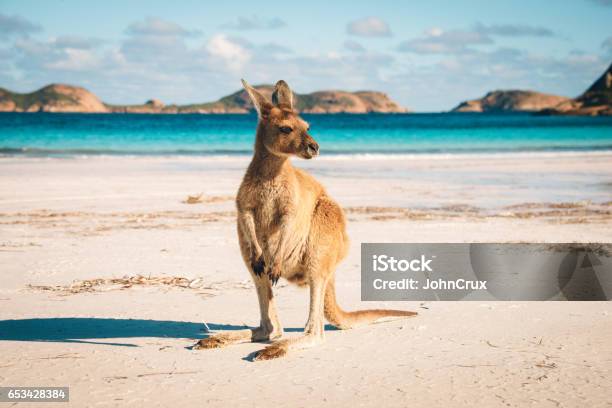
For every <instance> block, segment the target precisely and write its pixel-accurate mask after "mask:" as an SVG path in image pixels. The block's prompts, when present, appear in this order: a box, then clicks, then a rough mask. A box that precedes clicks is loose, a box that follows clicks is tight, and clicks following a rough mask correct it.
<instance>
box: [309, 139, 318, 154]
mask: <svg viewBox="0 0 612 408" xmlns="http://www.w3.org/2000/svg"><path fill="white" fill-rule="evenodd" d="M306 150H308V153H309V154H310V155H312V156H316V155H318V154H319V144H318V143H317V142H309V143H308V146H307V147H306Z"/></svg>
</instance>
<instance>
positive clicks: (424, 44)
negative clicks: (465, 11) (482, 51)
mask: <svg viewBox="0 0 612 408" xmlns="http://www.w3.org/2000/svg"><path fill="white" fill-rule="evenodd" d="M492 43H493V40H492V39H491V38H490V37H489V36H487V35H485V34H482V33H480V32H477V31H469V30H450V31H443V30H442V29H440V28H437V27H434V28H430V29H429V30H426V31H425V33H424V35H423V36H422V37H418V38H413V39H411V40H407V41H403V42H401V43H400V45H399V47H398V50H399V51H405V52H412V53H415V54H454V53H459V52H467V51H469V49H468V47H469V46H471V45H482V44H492Z"/></svg>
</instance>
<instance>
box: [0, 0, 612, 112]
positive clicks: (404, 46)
mask: <svg viewBox="0 0 612 408" xmlns="http://www.w3.org/2000/svg"><path fill="white" fill-rule="evenodd" d="M610 21H612V0H557V1H543V0H542V1H522V0H514V1H503V0H496V1H479V0H474V1H461V2H460V1H452V0H447V1H441V0H439V1H436V0H430V1H418V2H417V1H405V2H398V1H395V2H391V1H382V0H379V1H376V2H372V1H363V2H362V1H353V2H348V1H347V2H341V1H338V2H331V1H326V2H322V1H309V2H286V1H285V2H265V3H264V2H258V3H254V2H247V1H244V2H242V1H225V2H218V1H216V2H203V1H179V0H176V1H173V2H169V1H152V0H149V1H129V2H128V1H104V2H83V1H53V2H50V1H28V0H20V1H9V0H0V60H2V61H3V63H2V64H0V86H1V87H5V88H8V89H11V90H16V91H20V92H26V91H28V92H29V91H32V90H34V89H37V88H39V87H41V86H43V85H45V84H48V83H51V82H65V83H71V84H75V85H81V86H84V87H86V88H88V89H90V90H91V91H93V92H95V93H96V94H97V95H98V96H100V97H101V98H102V99H103V100H104V101H105V102H109V103H142V102H144V101H145V100H147V99H150V98H158V99H161V100H162V101H164V102H165V103H193V102H203V101H209V100H214V99H217V98H219V97H221V96H223V95H226V94H228V93H230V92H233V91H235V90H236V89H238V88H239V86H240V82H239V79H240V78H241V77H244V78H246V79H247V80H248V81H249V82H251V83H254V84H258V83H271V82H275V81H276V80H278V79H280V78H283V79H285V80H286V81H288V82H289V84H290V85H291V86H292V87H293V89H294V90H295V91H296V92H311V91H315V90H320V89H346V90H362V89H374V90H380V91H384V92H386V93H388V94H389V95H390V96H391V97H392V98H394V99H395V100H397V101H398V102H400V103H401V104H402V105H404V106H407V107H409V108H411V109H413V110H416V111H439V110H446V109H450V108H452V107H453V106H455V105H456V104H457V103H459V102H460V101H462V100H465V99H470V98H475V97H479V96H482V95H483V94H484V93H486V92H487V91H489V90H493V89H534V90H538V91H542V92H548V93H554V94H560V95H566V96H576V95H578V94H579V93H581V92H582V91H583V90H584V89H585V88H586V87H588V86H589V85H590V83H591V82H593V81H594V80H595V79H596V78H597V77H598V76H599V75H600V74H601V73H602V72H603V70H604V69H605V68H606V67H607V66H608V65H609V64H610V62H611V61H612V24H610Z"/></svg>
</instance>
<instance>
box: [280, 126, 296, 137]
mask: <svg viewBox="0 0 612 408" xmlns="http://www.w3.org/2000/svg"><path fill="white" fill-rule="evenodd" d="M279 130H280V131H281V132H283V133H284V134H286V135H288V134H289V133H291V132H293V129H291V128H290V127H289V126H281V127H280V128H279Z"/></svg>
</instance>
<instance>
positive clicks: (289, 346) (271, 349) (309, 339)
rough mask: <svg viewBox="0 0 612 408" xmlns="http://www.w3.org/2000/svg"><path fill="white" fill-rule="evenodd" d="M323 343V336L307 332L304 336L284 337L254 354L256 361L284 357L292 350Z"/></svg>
mask: <svg viewBox="0 0 612 408" xmlns="http://www.w3.org/2000/svg"><path fill="white" fill-rule="evenodd" d="M321 343H323V336H322V335H318V334H306V335H304V336H302V337H297V338H292V339H283V340H279V341H275V342H274V343H272V344H270V345H269V346H268V347H266V348H264V349H261V350H259V351H257V352H256V353H255V355H254V356H253V360H254V361H261V360H272V359H275V358H279V357H283V356H285V355H287V353H289V352H290V351H294V350H304V349H307V348H311V347H314V346H316V345H318V344H321Z"/></svg>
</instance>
